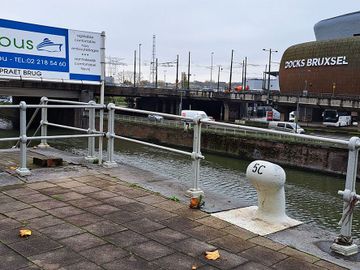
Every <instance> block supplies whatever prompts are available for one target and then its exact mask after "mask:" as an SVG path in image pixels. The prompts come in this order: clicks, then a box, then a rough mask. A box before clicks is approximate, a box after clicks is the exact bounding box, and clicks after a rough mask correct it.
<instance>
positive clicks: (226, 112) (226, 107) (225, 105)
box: [224, 102, 230, 122]
mask: <svg viewBox="0 0 360 270" xmlns="http://www.w3.org/2000/svg"><path fill="white" fill-rule="evenodd" d="M229 114H230V109H229V103H227V102H224V121H225V122H227V121H229Z"/></svg>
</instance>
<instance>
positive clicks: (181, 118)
mask: <svg viewBox="0 0 360 270" xmlns="http://www.w3.org/2000/svg"><path fill="white" fill-rule="evenodd" d="M115 110H118V111H124V112H134V113H140V114H147V115H149V114H155V115H160V116H163V117H166V118H168V119H175V120H187V121H190V122H193V121H194V119H193V118H190V117H183V116H180V115H175V114H169V113H160V112H154V111H146V110H138V109H131V108H124V107H118V106H115Z"/></svg>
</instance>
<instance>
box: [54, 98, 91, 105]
mask: <svg viewBox="0 0 360 270" xmlns="http://www.w3.org/2000/svg"><path fill="white" fill-rule="evenodd" d="M47 101H48V102H53V103H63V104H74V105H88V104H89V103H88V102H80V101H73V100H61V99H52V98H47Z"/></svg>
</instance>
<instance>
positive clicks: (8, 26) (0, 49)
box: [0, 19, 101, 83]
mask: <svg viewBox="0 0 360 270" xmlns="http://www.w3.org/2000/svg"><path fill="white" fill-rule="evenodd" d="M100 44H101V34H100V33H92V32H82V31H75V30H68V29H63V28H55V27H48V26H42V25H35V24H28V23H22V22H15V21H9V20H3V19H0V77H9V76H11V77H19V78H37V79H42V80H44V81H46V80H51V79H60V80H66V81H68V80H69V81H71V80H81V81H83V82H84V83H86V82H92V83H94V82H100V81H101V60H100Z"/></svg>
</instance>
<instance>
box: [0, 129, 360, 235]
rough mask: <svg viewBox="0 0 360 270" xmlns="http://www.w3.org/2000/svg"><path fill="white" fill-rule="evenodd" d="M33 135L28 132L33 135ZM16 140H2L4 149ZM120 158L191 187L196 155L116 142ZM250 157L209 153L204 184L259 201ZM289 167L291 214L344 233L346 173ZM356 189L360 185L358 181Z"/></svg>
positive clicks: (359, 226) (357, 231)
mask: <svg viewBox="0 0 360 270" xmlns="http://www.w3.org/2000/svg"><path fill="white" fill-rule="evenodd" d="M30 134H32V133H31V132H29V135H30ZM13 136H14V137H15V136H18V133H17V132H15V131H14V130H11V129H7V130H4V129H2V130H1V129H0V137H13ZM11 145H13V143H6V144H5V143H2V144H1V143H0V148H5V147H9V146H11ZM51 145H52V146H54V147H57V148H60V149H63V150H68V151H72V152H75V153H80V154H85V153H86V152H85V150H84V149H86V147H87V141H86V139H71V140H69V139H67V140H63V141H51ZM115 150H116V154H115V159H116V161H117V162H121V163H123V164H129V165H131V166H134V167H138V168H141V169H143V170H146V171H150V172H152V173H155V174H160V175H162V176H165V177H169V178H170V179H174V180H173V181H177V182H179V183H181V184H183V185H184V186H187V187H191V160H190V159H189V158H187V157H183V156H180V155H177V154H173V153H169V152H166V151H163V150H157V149H153V148H151V147H147V146H141V145H138V144H134V143H129V142H124V141H118V140H117V141H116V143H115ZM249 163H250V161H247V160H241V159H238V158H229V157H223V156H218V155H212V154H206V153H205V160H203V161H201V168H200V178H201V179H200V186H201V187H203V188H204V189H210V190H216V192H217V193H218V194H221V195H223V196H224V198H233V197H234V198H241V199H242V200H244V201H246V202H248V203H251V204H253V205H256V204H257V197H256V192H255V190H254V189H253V188H252V186H251V185H250V184H249V182H248V181H247V180H246V178H245V171H246V167H247V166H248V164H249ZM284 169H285V172H286V177H287V179H286V186H285V191H286V202H287V213H288V215H289V216H291V217H293V218H295V219H298V220H301V221H302V222H305V223H312V224H314V226H317V227H320V228H323V229H327V230H331V231H334V232H339V227H338V225H337V223H338V221H339V220H340V218H341V211H342V200H341V196H339V195H337V191H338V190H343V189H344V183H345V176H329V175H326V174H321V173H315V172H308V171H300V170H295V169H291V168H284ZM356 187H357V190H358V191H359V190H360V183H359V182H358V183H357V185H356ZM359 208H360V207H359V206H358V207H357V209H356V210H355V211H354V220H353V235H354V237H355V238H360V211H359Z"/></svg>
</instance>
